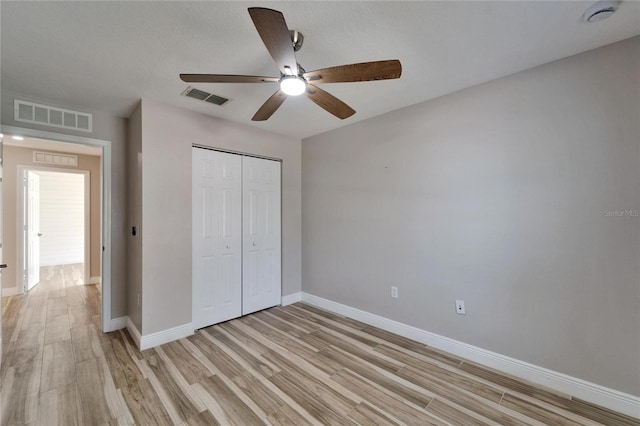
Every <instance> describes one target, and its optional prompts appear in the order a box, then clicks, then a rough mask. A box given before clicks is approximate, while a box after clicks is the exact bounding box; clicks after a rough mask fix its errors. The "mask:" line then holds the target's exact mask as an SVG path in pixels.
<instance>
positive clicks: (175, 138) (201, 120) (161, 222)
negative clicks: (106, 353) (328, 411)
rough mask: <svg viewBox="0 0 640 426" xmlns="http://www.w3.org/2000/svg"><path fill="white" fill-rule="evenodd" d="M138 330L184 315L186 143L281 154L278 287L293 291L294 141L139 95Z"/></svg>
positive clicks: (179, 320) (296, 264)
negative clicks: (280, 226)
mask: <svg viewBox="0 0 640 426" xmlns="http://www.w3.org/2000/svg"><path fill="white" fill-rule="evenodd" d="M141 112H142V116H141V117H142V118H141V133H142V163H141V168H142V207H141V209H142V223H141V224H140V225H141V227H142V233H141V238H142V293H143V301H142V330H141V332H142V334H143V335H148V334H150V333H155V332H158V331H162V330H166V329H169V328H172V327H176V326H180V325H184V324H186V323H190V322H191V316H192V309H191V239H192V236H191V149H192V148H191V145H192V144H194V143H196V144H201V145H207V146H211V147H217V148H225V149H229V150H234V151H239V152H246V153H251V154H256V155H263V156H268V157H274V158H279V159H282V160H283V161H282V291H283V295H287V294H291V293H296V292H299V291H300V288H301V287H300V279H301V269H300V268H301V266H300V265H301V260H300V256H301V234H300V229H301V225H300V223H301V195H300V189H301V170H300V165H301V142H300V140H299V139H295V138H291V137H287V136H281V135H277V134H274V133H270V132H266V131H262V130H260V129H256V128H253V127H249V126H244V125H240V124H236V123H232V122H229V121H225V120H220V119H216V118H213V117H210V116H207V115H203V114H199V113H195V112H193V111H189V110H185V109H182V108H177V107H172V106H169V105H164V104H160V103H157V102H153V101H149V100H146V99H143V100H142V111H141Z"/></svg>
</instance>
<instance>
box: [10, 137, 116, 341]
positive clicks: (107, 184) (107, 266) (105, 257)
mask: <svg viewBox="0 0 640 426" xmlns="http://www.w3.org/2000/svg"><path fill="white" fill-rule="evenodd" d="M0 128H1V129H2V130H1V131H2V133H3V134H4V135H20V136H26V137H30V138H37V139H45V140H51V141H55V142H67V143H75V144H79V145H89V146H95V147H98V148H102V247H103V249H102V270H101V275H102V331H103V332H104V333H107V332H109V331H113V330H111V161H112V160H111V158H112V157H111V156H112V154H111V151H112V149H111V141H109V140H104V139H94V138H87V137H84V136H73V135H66V134H63V133H54V132H49V131H44V130H35V129H28V128H23V127H15V126H6V125H2V126H0Z"/></svg>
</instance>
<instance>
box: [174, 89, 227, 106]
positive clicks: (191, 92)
mask: <svg viewBox="0 0 640 426" xmlns="http://www.w3.org/2000/svg"><path fill="white" fill-rule="evenodd" d="M182 95H183V96H186V97H188V98H194V99H198V100H201V101H205V102H209V103H212V104H216V105H224V104H226V103H227V102H229V99H227V98H223V97H222V96H218V95H213V94H211V93H209V92H205V91H204V90H198V89H195V88H193V87H191V86H189V87H187V88H186V89H185V91H184V92H182Z"/></svg>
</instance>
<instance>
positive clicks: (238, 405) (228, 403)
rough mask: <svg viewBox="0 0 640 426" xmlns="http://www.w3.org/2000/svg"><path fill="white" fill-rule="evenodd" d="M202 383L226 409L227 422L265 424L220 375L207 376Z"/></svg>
mask: <svg viewBox="0 0 640 426" xmlns="http://www.w3.org/2000/svg"><path fill="white" fill-rule="evenodd" d="M200 384H201V385H202V387H203V388H204V389H206V391H207V392H208V393H209V394H210V395H211V396H212V397H214V398H215V399H216V400H217V401H218V403H219V404H220V406H221V407H222V409H223V410H224V413H225V416H226V422H225V424H230V425H241V426H244V425H246V426H249V425H263V424H264V421H262V420H261V419H260V418H259V417H258V416H256V414H255V413H254V412H253V411H252V410H251V409H250V408H249V407H248V406H247V405H246V404H245V403H244V402H242V400H241V399H240V398H239V397H238V396H237V395H236V394H235V393H234V392H233V391H231V390H230V389H229V387H228V386H227V385H225V384H224V382H223V381H222V380H221V379H220V378H219V377H218V376H211V377H207V378H205V379H203V380H202V381H201V382H200ZM227 422H228V423H227Z"/></svg>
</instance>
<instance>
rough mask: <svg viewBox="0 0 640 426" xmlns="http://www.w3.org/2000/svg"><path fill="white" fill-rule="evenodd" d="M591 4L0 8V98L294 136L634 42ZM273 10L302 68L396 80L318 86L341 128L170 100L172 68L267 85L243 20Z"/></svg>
mask: <svg viewBox="0 0 640 426" xmlns="http://www.w3.org/2000/svg"><path fill="white" fill-rule="evenodd" d="M593 3H594V2H592V1H587V2H582V1H566V2H562V1H520V2H518V1H511V2H487V1H473V2H452V1H449V2H415V1H414V2H397V1H388V2H309V1H294V2H264V1H256V2H250V3H249V2H238V1H232V2H210V1H205V2H191V1H179V2H149V1H147V2H93V1H87V2H23V1H18V2H10V1H2V2H0V8H1V9H0V13H1V62H0V64H1V67H2V68H1V71H2V82H1V89H2V92H5V91H9V92H11V93H19V94H23V95H24V96H32V97H35V98H37V99H50V100H55V101H56V102H59V103H60V105H58V106H62V107H65V106H67V107H76V108H78V109H80V110H83V111H86V112H93V111H102V112H107V113H110V114H113V115H118V116H122V117H128V116H129V114H130V113H131V111H132V109H133V107H134V106H135V104H136V101H137V100H138V99H140V98H147V99H152V100H156V101H161V102H165V103H168V104H172V105H176V106H179V107H183V108H187V109H191V110H194V111H199V112H202V113H204V114H209V115H212V116H215V117H220V118H224V119H227V120H232V121H236V122H240V123H244V124H248V125H252V126H256V127H259V128H263V129H266V130H270V131H273V132H277V133H281V134H286V135H291V136H295V137H298V138H304V137H308V136H311V135H315V134H318V133H322V132H326V131H329V130H332V129H335V128H338V127H341V126H344V125H347V124H350V123H354V122H357V121H360V120H363V119H367V118H370V117H374V116H376V115H380V114H383V113H385V112H388V111H391V110H395V109H399V108H402V107H405V106H409V105H413V104H416V103H419V102H423V101H426V100H428V99H433V98H435V97H438V96H442V95H445V94H447V93H451V92H454V91H457V90H460V89H463V88H465V87H469V86H472V85H475V84H479V83H482V82H485V81H489V80H493V79H496V78H499V77H502V76H505V75H508V74H512V73H515V72H518V71H521V70H525V69H528V68H531V67H534V66H536V65H540V64H543V63H547V62H550V61H553V60H556V59H560V58H563V57H567V56H570V55H574V54H577V53H580V52H583V51H586V50H590V49H594V48H596V47H599V46H603V45H606V44H610V43H613V42H616V41H619V40H623V39H625V38H629V37H632V36H635V35H638V34H640V3H639V2H635V1H629V0H627V1H623V2H622V4H621V5H620V9H619V10H618V12H617V13H616V14H615V15H613V16H612V17H611V18H609V19H607V20H605V21H602V22H599V23H591V24H588V23H585V22H583V21H582V19H581V18H582V14H583V12H584V11H585V10H586V8H587V7H588V6H590V5H591V4H593ZM253 6H264V7H269V8H272V9H276V10H280V11H282V12H283V13H284V15H285V18H286V20H287V23H288V25H289V28H290V29H297V30H299V31H301V32H302V33H303V34H304V36H305V43H304V47H303V48H302V50H301V51H300V52H298V53H297V59H298V62H300V64H301V65H302V66H303V67H304V68H305V69H306V70H307V71H311V70H314V69H317V68H325V67H328V66H334V65H342V64H347V63H353V62H365V61H373V60H382V59H399V60H400V61H401V62H402V65H403V74H402V77H401V78H400V79H399V80H390V81H381V82H365V83H339V84H324V85H322V87H323V88H324V89H325V90H327V91H329V92H330V93H332V94H334V95H336V96H338V97H339V98H340V99H342V100H343V101H345V102H346V103H347V104H349V105H350V106H351V107H353V108H354V109H355V110H356V111H357V113H356V114H355V115H354V116H353V117H351V118H349V119H346V120H339V119H337V118H335V117H334V116H332V115H330V114H329V113H327V112H325V111H324V110H322V109H320V108H319V107H318V106H316V105H315V104H313V103H312V102H311V101H310V100H309V99H306V98H305V97H296V98H289V99H287V101H286V102H285V103H284V105H283V106H282V107H281V108H280V109H279V110H278V111H277V112H276V113H275V114H274V115H273V116H272V117H271V119H269V120H268V121H266V122H261V123H255V122H252V121H251V117H252V116H253V114H254V113H255V112H256V110H257V109H258V108H259V107H260V105H262V103H263V102H264V101H265V100H266V99H267V98H268V97H269V96H270V95H271V94H272V93H273V92H274V91H275V90H276V88H277V87H276V85H275V84H273V83H271V84H193V86H194V87H196V88H199V89H202V90H206V91H209V92H213V93H215V94H217V95H220V96H224V97H227V98H230V99H231V101H230V102H228V103H227V104H226V105H224V106H222V107H220V106H216V105H211V104H208V103H204V102H200V101H196V100H194V99H190V98H185V97H182V96H180V93H181V92H182V91H183V90H184V89H185V88H186V87H187V84H186V83H183V82H182V81H181V80H180V79H179V78H178V74H179V73H219V74H248V75H269V76H278V70H277V68H276V66H275V65H274V64H273V62H272V59H271V57H270V56H269V54H268V52H267V50H266V49H265V47H264V45H263V44H262V42H261V40H260V37H259V36H258V34H257V32H256V30H255V28H254V27H253V24H252V21H251V19H250V17H249V14H248V12H247V8H248V7H253Z"/></svg>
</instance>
